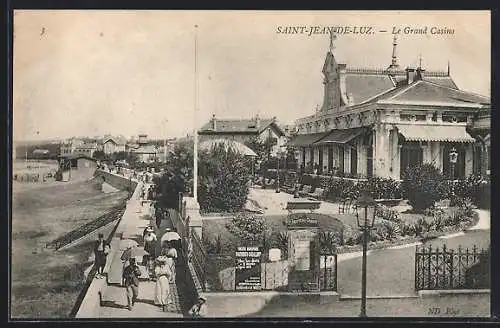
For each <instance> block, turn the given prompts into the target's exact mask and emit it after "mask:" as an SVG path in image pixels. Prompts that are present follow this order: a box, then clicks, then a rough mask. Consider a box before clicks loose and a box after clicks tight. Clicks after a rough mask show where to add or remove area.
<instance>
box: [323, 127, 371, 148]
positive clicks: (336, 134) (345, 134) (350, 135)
mask: <svg viewBox="0 0 500 328" xmlns="http://www.w3.org/2000/svg"><path fill="white" fill-rule="evenodd" d="M365 131H366V129H365V128H354V129H344V130H331V131H330V132H329V133H328V134H327V135H326V136H325V137H324V138H322V139H321V140H319V141H318V142H316V144H317V145H322V144H330V143H336V144H345V143H347V142H349V141H351V140H352V139H354V138H356V137H357V136H359V135H361V134H362V133H363V132H365Z"/></svg>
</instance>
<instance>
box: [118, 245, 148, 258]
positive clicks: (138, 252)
mask: <svg viewBox="0 0 500 328" xmlns="http://www.w3.org/2000/svg"><path fill="white" fill-rule="evenodd" d="M148 254H149V253H148V252H146V251H145V250H144V248H142V247H132V248H128V249H126V250H125V251H124V252H123V257H125V258H131V257H141V256H144V255H148Z"/></svg>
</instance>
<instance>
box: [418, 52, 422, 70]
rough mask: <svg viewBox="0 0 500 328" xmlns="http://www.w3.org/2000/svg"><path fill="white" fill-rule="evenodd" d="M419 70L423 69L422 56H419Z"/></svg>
mask: <svg viewBox="0 0 500 328" xmlns="http://www.w3.org/2000/svg"><path fill="white" fill-rule="evenodd" d="M418 68H420V69H421V68H422V54H420V55H418Z"/></svg>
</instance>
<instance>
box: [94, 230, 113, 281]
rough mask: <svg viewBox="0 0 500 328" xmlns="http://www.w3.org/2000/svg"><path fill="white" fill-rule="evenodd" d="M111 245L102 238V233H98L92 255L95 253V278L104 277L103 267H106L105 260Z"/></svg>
mask: <svg viewBox="0 0 500 328" xmlns="http://www.w3.org/2000/svg"><path fill="white" fill-rule="evenodd" d="M110 248H111V246H110V245H109V243H108V242H107V241H106V240H105V239H104V235H103V234H102V233H100V234H99V236H98V240H97V241H96V242H95V245H94V255H95V266H96V268H97V274H96V276H95V277H96V278H97V279H101V278H104V275H103V274H104V268H105V267H106V260H107V257H108V254H109V251H110Z"/></svg>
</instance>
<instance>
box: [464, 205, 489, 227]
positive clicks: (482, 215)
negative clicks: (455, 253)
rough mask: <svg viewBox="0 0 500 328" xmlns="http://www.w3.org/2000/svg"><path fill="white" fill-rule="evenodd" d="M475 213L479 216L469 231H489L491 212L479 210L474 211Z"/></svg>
mask: <svg viewBox="0 0 500 328" xmlns="http://www.w3.org/2000/svg"><path fill="white" fill-rule="evenodd" d="M475 212H476V213H477V214H478V215H479V221H478V222H477V223H476V225H475V226H473V227H472V228H470V229H469V230H489V229H490V223H491V212H490V211H488V210H481V209H476V210H475Z"/></svg>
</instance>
